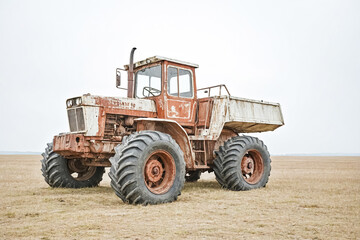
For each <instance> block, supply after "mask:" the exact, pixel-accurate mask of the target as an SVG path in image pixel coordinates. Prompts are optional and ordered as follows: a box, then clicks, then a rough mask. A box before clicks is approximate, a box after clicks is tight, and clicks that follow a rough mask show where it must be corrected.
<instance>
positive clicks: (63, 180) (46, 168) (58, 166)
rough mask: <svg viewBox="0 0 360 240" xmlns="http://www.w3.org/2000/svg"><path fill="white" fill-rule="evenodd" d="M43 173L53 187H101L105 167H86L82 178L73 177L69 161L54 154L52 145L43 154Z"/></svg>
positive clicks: (48, 145) (49, 144) (46, 180)
mask: <svg viewBox="0 0 360 240" xmlns="http://www.w3.org/2000/svg"><path fill="white" fill-rule="evenodd" d="M42 156H43V159H42V160H41V171H42V175H43V176H44V178H45V182H46V183H47V184H49V185H50V186H51V187H62V188H86V187H95V186H97V185H99V183H100V181H101V180H102V176H103V174H104V167H85V166H84V171H83V172H81V174H82V177H79V176H80V175H78V177H79V179H77V177H73V176H72V175H71V174H72V173H71V171H70V170H69V167H68V159H66V158H64V157H62V156H61V155H59V154H57V153H55V152H53V147H52V143H48V144H47V148H46V149H45V152H44V153H42Z"/></svg>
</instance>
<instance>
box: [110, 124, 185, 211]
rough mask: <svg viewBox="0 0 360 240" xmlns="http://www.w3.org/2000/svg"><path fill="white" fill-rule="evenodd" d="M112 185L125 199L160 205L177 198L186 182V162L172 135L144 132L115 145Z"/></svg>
mask: <svg viewBox="0 0 360 240" xmlns="http://www.w3.org/2000/svg"><path fill="white" fill-rule="evenodd" d="M115 152H116V154H115V156H114V157H112V158H110V162H111V169H110V173H109V177H110V179H111V187H112V188H113V189H114V190H115V193H116V195H117V196H118V197H120V198H121V199H122V200H123V201H124V202H128V203H131V204H143V205H147V204H159V203H166V202H172V201H175V200H176V199H177V197H178V196H179V195H180V193H181V189H182V188H183V186H184V182H185V161H184V157H183V152H182V151H181V149H180V147H179V145H178V144H177V143H176V142H175V141H174V140H173V139H172V138H171V136H170V135H168V134H165V133H162V132H158V131H141V132H138V133H134V134H132V135H130V136H129V137H128V138H127V140H125V141H124V142H123V143H122V144H120V145H118V146H117V147H115Z"/></svg>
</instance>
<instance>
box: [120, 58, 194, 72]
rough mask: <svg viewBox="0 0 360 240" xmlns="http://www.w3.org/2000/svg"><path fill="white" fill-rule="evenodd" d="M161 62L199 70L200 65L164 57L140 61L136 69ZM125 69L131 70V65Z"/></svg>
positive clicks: (135, 64)
mask: <svg viewBox="0 0 360 240" xmlns="http://www.w3.org/2000/svg"><path fill="white" fill-rule="evenodd" d="M160 61H168V62H173V63H179V64H183V65H186V66H190V67H194V68H198V67H199V65H198V64H195V63H189V62H185V61H181V60H176V59H172V58H167V57H162V56H154V57H149V58H147V59H145V60H141V61H138V62H136V63H134V68H138V67H141V66H144V65H147V64H150V63H156V62H160ZM124 68H125V69H126V70H127V69H129V65H124Z"/></svg>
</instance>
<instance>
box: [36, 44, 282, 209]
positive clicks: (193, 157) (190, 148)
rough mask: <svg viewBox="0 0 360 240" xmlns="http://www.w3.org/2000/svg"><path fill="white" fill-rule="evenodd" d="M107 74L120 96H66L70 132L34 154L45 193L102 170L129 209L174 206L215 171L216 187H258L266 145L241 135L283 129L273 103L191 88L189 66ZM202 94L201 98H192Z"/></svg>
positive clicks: (266, 164) (79, 183) (88, 180)
mask: <svg viewBox="0 0 360 240" xmlns="http://www.w3.org/2000/svg"><path fill="white" fill-rule="evenodd" d="M135 49H136V48H133V49H132V50H131V53H130V62H129V64H128V65H125V66H124V68H122V69H120V68H117V69H116V87H117V88H119V89H125V88H123V87H121V73H122V72H124V71H125V72H127V78H128V79H127V80H128V81H127V88H126V90H127V98H125V97H102V96H95V95H90V94H85V95H82V96H80V97H75V98H70V99H67V100H66V108H67V115H68V121H69V127H70V132H66V133H60V134H58V135H56V136H54V138H53V141H52V142H51V143H48V144H47V148H46V149H45V152H44V153H43V154H42V156H43V159H42V160H41V164H42V169H41V170H42V174H43V176H44V178H45V181H46V183H48V184H49V185H50V186H51V187H55V188H57V187H62V188H85V187H95V186H97V185H98V184H99V183H100V181H101V180H102V177H103V174H104V172H105V167H110V171H109V177H110V179H111V187H112V188H113V190H114V191H115V194H116V195H117V196H118V197H119V198H120V199H121V200H122V201H124V202H126V203H130V204H142V205H147V204H160V203H166V202H172V201H175V200H177V198H178V196H179V195H180V193H181V190H182V188H183V186H184V183H185V181H190V182H191V181H197V180H198V179H199V178H200V174H201V173H203V172H212V171H213V172H214V173H215V177H216V180H217V181H218V183H219V184H220V186H221V187H223V188H226V189H230V190H234V191H240V190H250V189H255V188H261V187H265V185H266V184H267V182H268V179H269V175H270V170H271V165H270V164H271V159H270V154H269V152H268V150H267V147H266V146H265V145H264V143H263V142H262V141H261V140H259V139H258V138H256V137H252V136H248V135H243V134H244V133H255V132H266V131H273V130H275V129H277V128H278V127H280V126H282V125H284V120H283V116H282V112H281V108H280V104H278V103H270V102H265V101H257V100H250V99H245V98H238V97H234V96H232V95H230V93H229V91H228V89H227V88H226V86H225V85H217V86H212V87H207V88H201V89H198V88H197V84H196V75H195V69H196V68H198V65H197V64H193V63H189V62H184V61H179V60H175V59H171V58H166V57H161V56H154V57H150V58H147V59H145V60H142V61H138V62H136V63H134V61H133V59H134V52H135ZM201 94H202V95H203V96H202V97H200V95H201Z"/></svg>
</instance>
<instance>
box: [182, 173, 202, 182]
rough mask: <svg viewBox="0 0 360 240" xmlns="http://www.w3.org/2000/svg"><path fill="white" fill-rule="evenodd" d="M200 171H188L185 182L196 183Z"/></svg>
mask: <svg viewBox="0 0 360 240" xmlns="http://www.w3.org/2000/svg"><path fill="white" fill-rule="evenodd" d="M200 176H201V171H199V170H195V171H189V172H187V173H186V175H185V180H186V182H196V181H197V180H199V179H200Z"/></svg>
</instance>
